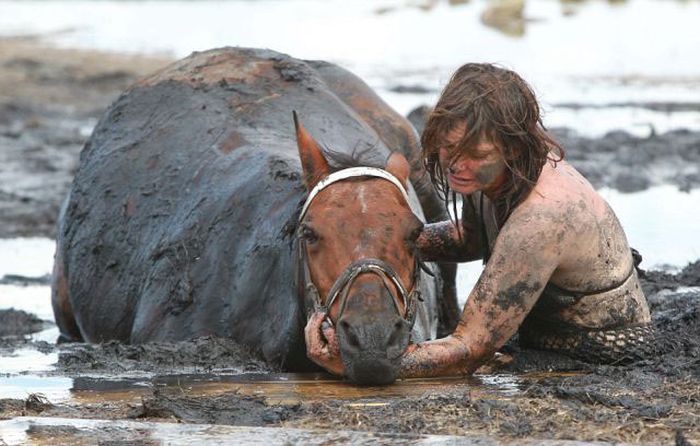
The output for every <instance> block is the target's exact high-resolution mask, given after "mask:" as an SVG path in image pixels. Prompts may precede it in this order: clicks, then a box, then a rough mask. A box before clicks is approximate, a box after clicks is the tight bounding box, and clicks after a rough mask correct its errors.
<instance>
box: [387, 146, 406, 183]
mask: <svg viewBox="0 0 700 446" xmlns="http://www.w3.org/2000/svg"><path fill="white" fill-rule="evenodd" d="M384 170H386V171H387V172H389V173H390V174H392V175H394V176H395V177H396V178H398V180H399V181H400V182H401V184H403V187H404V188H406V187H407V185H408V176H409V175H410V174H411V166H410V165H409V164H408V161H406V158H405V157H404V156H403V155H402V154H400V153H399V152H392V154H391V155H389V159H388V160H386V168H385V169H384Z"/></svg>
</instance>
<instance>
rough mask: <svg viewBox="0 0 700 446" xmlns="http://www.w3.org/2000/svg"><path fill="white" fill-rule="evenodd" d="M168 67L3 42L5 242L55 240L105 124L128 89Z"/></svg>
mask: <svg viewBox="0 0 700 446" xmlns="http://www.w3.org/2000/svg"><path fill="white" fill-rule="evenodd" d="M167 63H168V60H166V59H165V58H156V57H129V56H120V55H111V54H105V53H99V52H95V51H77V50H62V49H54V48H49V47H46V46H42V45H41V44H39V43H37V41H35V40H33V39H32V38H1V39H0V91H2V95H0V215H2V225H0V237H15V236H29V235H35V236H36V235H44V236H48V237H54V234H55V226H56V219H57V216H58V210H59V207H60V205H61V202H62V201H63V200H64V198H65V196H66V193H67V192H68V187H69V185H70V182H71V179H72V177H73V174H74V172H75V169H76V167H77V165H78V155H79V153H80V151H81V149H82V148H83V145H84V144H85V141H86V140H87V138H88V137H89V136H90V133H91V132H92V127H94V126H95V124H96V123H97V119H98V118H99V116H100V115H101V114H102V112H103V111H104V109H105V108H106V107H107V105H109V103H110V102H112V101H113V100H114V99H116V98H117V97H118V96H119V94H120V93H121V92H122V91H123V90H124V89H125V88H126V87H127V86H129V85H130V84H131V83H133V82H134V81H135V80H136V79H138V78H141V77H143V76H144V75H145V74H147V73H150V72H152V71H154V70H156V69H158V68H160V67H162V66H164V65H165V64H167Z"/></svg>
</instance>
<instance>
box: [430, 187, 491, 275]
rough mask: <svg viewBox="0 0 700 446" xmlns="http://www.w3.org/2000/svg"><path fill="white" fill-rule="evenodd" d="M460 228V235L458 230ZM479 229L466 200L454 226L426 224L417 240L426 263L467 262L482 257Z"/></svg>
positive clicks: (440, 223) (447, 222) (443, 222)
mask: <svg viewBox="0 0 700 446" xmlns="http://www.w3.org/2000/svg"><path fill="white" fill-rule="evenodd" d="M457 225H461V226H462V227H461V233H460V232H458V231H457ZM481 240H482V234H481V228H480V227H479V224H478V220H477V215H476V212H475V210H474V206H473V205H472V203H471V201H470V199H469V198H467V197H465V198H464V204H463V205H462V218H461V219H460V220H459V221H458V222H457V223H456V224H455V223H454V222H452V221H449V220H448V221H441V222H438V223H431V224H427V225H425V227H424V228H423V232H422V233H421V235H420V237H418V240H417V241H416V246H417V248H418V250H419V251H420V255H421V259H422V260H425V261H442V262H470V261H472V260H478V259H480V258H481V257H482V247H481Z"/></svg>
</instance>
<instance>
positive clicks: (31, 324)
mask: <svg viewBox="0 0 700 446" xmlns="http://www.w3.org/2000/svg"><path fill="white" fill-rule="evenodd" d="M43 328H44V322H43V321H42V320H41V319H39V318H38V317H36V316H35V315H33V314H29V313H27V312H25V311H21V310H15V309H9V310H0V338H4V337H7V336H22V335H25V334H30V333H36V332H37V331H40V330H42V329H43Z"/></svg>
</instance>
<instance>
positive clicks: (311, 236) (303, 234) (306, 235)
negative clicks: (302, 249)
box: [299, 226, 318, 243]
mask: <svg viewBox="0 0 700 446" xmlns="http://www.w3.org/2000/svg"><path fill="white" fill-rule="evenodd" d="M299 237H300V238H302V239H304V240H305V241H306V242H307V243H315V242H317V241H318V234H317V233H316V231H314V230H313V229H311V228H310V227H308V226H302V227H301V228H300V229H299Z"/></svg>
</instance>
